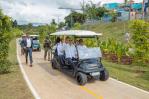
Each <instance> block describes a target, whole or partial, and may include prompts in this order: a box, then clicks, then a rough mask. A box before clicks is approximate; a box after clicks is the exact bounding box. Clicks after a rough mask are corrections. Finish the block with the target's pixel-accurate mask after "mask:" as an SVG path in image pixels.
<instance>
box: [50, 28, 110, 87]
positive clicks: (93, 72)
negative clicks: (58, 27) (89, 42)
mask: <svg viewBox="0 0 149 99" xmlns="http://www.w3.org/2000/svg"><path fill="white" fill-rule="evenodd" d="M51 35H54V36H73V37H77V38H78V37H79V38H96V37H97V36H100V35H101V34H100V33H99V34H97V33H95V32H91V31H83V30H69V31H62V32H56V33H53V34H51ZM55 52H56V51H55ZM76 52H77V56H78V59H77V60H72V61H71V62H73V64H75V69H74V68H73V67H74V66H71V65H72V64H69V63H67V59H66V55H65V54H64V57H65V58H64V64H61V63H60V62H59V58H58V56H57V54H55V53H54V56H53V59H52V61H51V64H52V68H53V69H59V70H60V71H62V72H63V73H66V74H69V75H71V76H73V77H75V78H76V81H77V82H78V84H79V85H85V84H86V83H87V81H88V80H89V79H96V80H101V81H106V80H107V79H108V78H109V74H108V71H107V70H106V69H105V68H104V66H103V65H102V63H101V57H102V54H101V51H100V48H99V47H93V48H85V47H84V48H81V49H78V48H77V47H76Z"/></svg>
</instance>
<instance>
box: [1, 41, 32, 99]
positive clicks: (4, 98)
mask: <svg viewBox="0 0 149 99" xmlns="http://www.w3.org/2000/svg"><path fill="white" fill-rule="evenodd" d="M8 59H9V60H10V62H11V63H12V69H11V72H10V73H8V74H3V75H0V99H34V98H33V96H32V94H31V92H30V90H29V88H28V87H27V84H26V82H25V80H24V79H23V76H22V73H21V71H20V68H19V66H18V62H17V57H16V40H15V39H13V40H12V41H11V43H10V50H9V57H8Z"/></svg>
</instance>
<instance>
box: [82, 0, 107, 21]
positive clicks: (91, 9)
mask: <svg viewBox="0 0 149 99" xmlns="http://www.w3.org/2000/svg"><path fill="white" fill-rule="evenodd" d="M106 12H108V10H106V9H105V8H104V7H96V5H95V4H93V3H92V2H91V3H88V4H86V5H85V8H84V13H85V14H86V15H87V18H88V19H94V20H99V19H101V18H102V17H103V16H104V14H105V13H106Z"/></svg>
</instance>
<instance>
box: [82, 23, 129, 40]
mask: <svg viewBox="0 0 149 99" xmlns="http://www.w3.org/2000/svg"><path fill="white" fill-rule="evenodd" d="M128 27H129V22H115V23H98V24H94V25H83V26H82V29H87V30H91V31H95V32H98V33H103V36H102V37H101V39H102V40H106V39H108V38H115V39H116V40H119V41H124V35H125V33H126V32H129V28H128Z"/></svg>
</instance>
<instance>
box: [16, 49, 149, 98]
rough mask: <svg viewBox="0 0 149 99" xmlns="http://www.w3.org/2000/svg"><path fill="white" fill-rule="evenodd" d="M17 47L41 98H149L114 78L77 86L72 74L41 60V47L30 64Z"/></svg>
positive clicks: (140, 91) (144, 93) (147, 95)
mask: <svg viewBox="0 0 149 99" xmlns="http://www.w3.org/2000/svg"><path fill="white" fill-rule="evenodd" d="M17 49H18V54H17V55H18V58H19V60H20V64H21V65H22V66H23V68H22V69H23V70H24V71H25V73H26V76H27V78H28V79H29V81H30V82H31V85H32V87H33V88H34V89H35V91H36V92H37V94H38V95H39V96H40V98H41V99H149V93H148V92H145V91H142V90H139V89H137V88H134V87H132V86H129V85H127V84H124V83H121V82H118V81H116V80H114V79H109V80H108V81H106V82H103V81H91V82H89V83H87V84H86V85H85V86H79V85H78V84H77V83H76V81H75V79H74V78H71V77H70V76H68V75H66V74H64V73H61V72H59V71H57V70H53V69H52V68H51V64H50V62H49V61H44V60H43V51H41V52H33V61H34V63H33V67H29V66H28V65H26V64H25V57H24V56H21V55H20V47H19V46H17Z"/></svg>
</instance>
